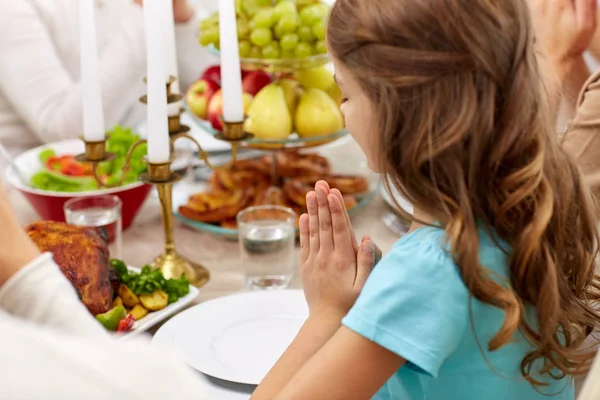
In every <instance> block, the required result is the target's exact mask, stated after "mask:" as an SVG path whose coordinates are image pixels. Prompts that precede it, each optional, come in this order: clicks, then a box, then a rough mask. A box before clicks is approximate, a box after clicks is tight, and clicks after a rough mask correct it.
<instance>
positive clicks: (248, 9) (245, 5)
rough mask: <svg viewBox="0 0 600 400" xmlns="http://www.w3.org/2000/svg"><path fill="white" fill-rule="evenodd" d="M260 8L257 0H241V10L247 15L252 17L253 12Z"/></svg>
mask: <svg viewBox="0 0 600 400" xmlns="http://www.w3.org/2000/svg"><path fill="white" fill-rule="evenodd" d="M260 9H261V6H260V5H259V4H258V1H257V0H243V1H242V10H243V11H244V12H245V13H246V14H247V15H248V16H249V17H252V16H254V14H256V13H257V12H258V10H260Z"/></svg>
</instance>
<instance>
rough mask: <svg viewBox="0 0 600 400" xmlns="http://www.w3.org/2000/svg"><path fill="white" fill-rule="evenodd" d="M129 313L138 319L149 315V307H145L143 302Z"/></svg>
mask: <svg viewBox="0 0 600 400" xmlns="http://www.w3.org/2000/svg"><path fill="white" fill-rule="evenodd" d="M129 314H131V315H133V317H134V318H135V320H136V321H138V320H140V319H142V318H144V317H145V316H146V315H148V309H147V308H144V306H142V305H141V304H136V305H135V306H134V307H133V308H132V309H131V310H129Z"/></svg>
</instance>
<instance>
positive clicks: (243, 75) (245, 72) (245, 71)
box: [242, 69, 254, 80]
mask: <svg viewBox="0 0 600 400" xmlns="http://www.w3.org/2000/svg"><path fill="white" fill-rule="evenodd" d="M252 72H254V71H248V70H247V69H242V80H243V79H244V78H245V77H246V76H248V74H251V73H252Z"/></svg>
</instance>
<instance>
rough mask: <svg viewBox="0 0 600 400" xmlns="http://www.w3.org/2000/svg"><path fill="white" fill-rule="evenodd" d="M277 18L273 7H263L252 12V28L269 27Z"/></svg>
mask: <svg viewBox="0 0 600 400" xmlns="http://www.w3.org/2000/svg"><path fill="white" fill-rule="evenodd" d="M276 21H277V20H276V19H275V10H274V9H273V7H269V8H263V9H261V10H260V11H258V12H257V13H256V14H254V17H253V18H252V21H251V23H252V29H255V28H270V27H272V26H273V25H274V24H275V22H276Z"/></svg>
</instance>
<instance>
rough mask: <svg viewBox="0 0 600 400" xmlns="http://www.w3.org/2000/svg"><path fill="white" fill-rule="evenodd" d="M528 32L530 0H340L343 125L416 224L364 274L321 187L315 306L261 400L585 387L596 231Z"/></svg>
mask: <svg viewBox="0 0 600 400" xmlns="http://www.w3.org/2000/svg"><path fill="white" fill-rule="evenodd" d="M556 1H560V2H561V4H562V6H564V7H563V8H564V9H565V10H568V11H569V12H570V13H571V15H570V16H571V17H574V10H573V9H572V6H571V1H570V0H556ZM584 1H587V0H584ZM467 5H468V7H467ZM533 42H534V34H533V29H532V26H531V23H530V16H529V11H528V8H527V3H526V2H524V1H522V0H470V1H468V2H466V1H464V0H437V1H433V0H420V1H416V0H395V1H390V0H337V1H336V3H335V5H334V7H333V9H332V11H331V15H330V20H329V27H328V44H329V50H330V54H331V56H332V58H333V61H334V64H335V68H336V77H337V80H338V83H339V85H340V87H341V89H342V91H343V93H344V96H345V100H344V102H343V104H342V110H343V112H344V114H345V117H346V123H347V127H348V129H349V131H350V132H351V134H352V135H353V136H354V138H355V139H356V141H357V142H358V143H359V144H360V146H361V147H362V149H363V150H364V152H365V153H366V155H367V158H368V159H369V162H370V165H371V167H372V168H373V169H374V170H376V171H378V172H380V173H382V174H386V175H387V176H389V177H390V181H391V182H392V184H393V185H394V186H395V187H396V188H397V189H398V190H399V191H400V192H401V193H402V194H403V195H404V196H405V197H406V198H407V199H408V200H410V201H411V202H412V203H413V205H414V208H415V214H414V223H413V226H412V227H411V231H410V233H409V234H407V235H406V236H405V237H403V238H402V239H401V240H399V241H398V243H397V244H396V245H395V246H394V247H393V248H392V250H391V252H390V253H389V254H388V255H387V256H386V257H384V258H383V259H382V260H381V262H380V263H379V264H378V265H377V267H376V268H375V269H374V270H373V271H372V273H371V274H370V276H369V273H370V269H369V268H364V267H362V266H360V265H357V262H356V259H357V251H358V252H366V253H372V252H373V251H374V248H373V245H372V243H371V242H370V241H369V240H366V241H364V242H363V243H362V244H361V245H360V247H359V248H358V250H355V249H356V246H355V244H354V241H353V233H352V229H351V227H350V224H349V222H348V218H347V216H346V215H345V212H344V210H343V206H342V204H343V203H342V201H341V200H340V196H339V193H337V192H336V191H331V190H329V188H328V187H327V186H326V184H324V183H319V184H318V185H317V186H316V188H315V191H314V192H311V193H309V195H308V196H307V202H308V215H304V216H302V218H301V226H300V228H301V247H302V255H301V257H302V260H301V270H302V276H303V283H304V286H305V294H306V299H307V302H308V304H309V308H310V316H309V318H308V320H307V321H306V323H305V325H304V326H303V327H302V329H301V330H300V332H299V333H298V336H297V337H296V339H295V341H294V342H293V343H292V345H291V346H290V347H289V349H288V350H287V351H286V352H285V353H284V355H283V356H282V357H281V359H280V360H279V362H278V363H277V364H276V365H275V366H274V368H273V369H272V371H271V372H270V373H269V374H268V375H267V377H266V378H265V379H264V381H263V382H262V384H261V385H260V386H259V387H258V389H257V391H256V392H255V394H254V397H253V398H254V399H274V398H275V399H311V400H315V399H329V400H335V399H369V398H376V399H403V400H404V399H409V400H413V399H428V400H437V399H444V400H448V399H450V400H451V399H461V400H480V399H485V400H505V399H511V400H512V399H515V400H517V399H518V400H521V399H527V400H532V399H546V398H548V397H550V398H552V399H572V398H573V385H572V379H571V376H573V375H576V374H581V373H583V372H584V371H585V370H586V369H587V368H588V367H589V364H590V362H591V360H592V359H593V357H594V353H593V351H586V350H581V345H582V343H583V341H584V339H585V338H586V337H587V336H588V335H589V334H590V332H591V331H592V329H593V327H594V326H595V325H596V323H597V322H598V320H599V317H600V316H599V315H598V313H597V312H596V310H595V308H594V306H595V305H596V306H597V303H598V299H599V296H598V293H599V292H598V290H599V289H600V285H599V284H598V280H597V278H596V276H595V274H594V257H595V255H596V251H597V248H598V237H597V232H596V226H595V222H596V221H595V219H594V217H593V214H592V209H591V205H590V204H589V199H588V193H587V191H586V189H585V188H584V187H583V186H582V184H581V181H580V175H579V172H578V170H577V168H576V167H575V166H574V164H573V163H572V162H571V161H570V160H569V159H568V157H567V156H566V155H565V153H564V152H563V151H562V150H561V149H560V148H559V146H558V144H557V141H556V139H555V137H554V133H553V129H552V123H551V120H550V117H549V115H550V112H549V110H548V107H547V103H546V101H547V99H546V98H545V96H544V94H543V88H542V84H541V81H540V78H539V73H538V70H537V65H536V59H535V56H534V52H533ZM359 254H360V253H359ZM367 277H368V279H367ZM359 294H360V296H359Z"/></svg>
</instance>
